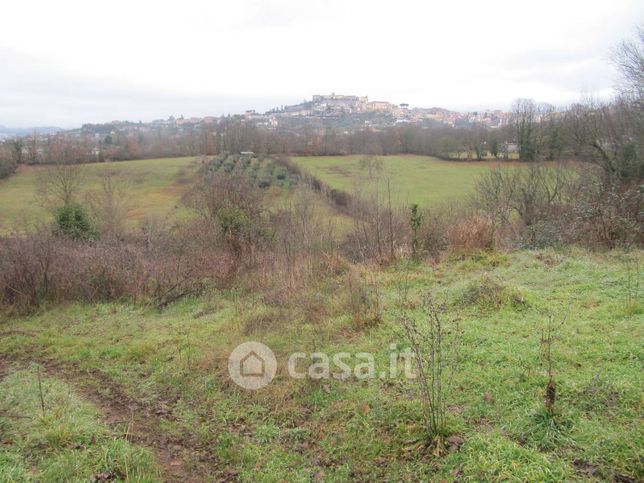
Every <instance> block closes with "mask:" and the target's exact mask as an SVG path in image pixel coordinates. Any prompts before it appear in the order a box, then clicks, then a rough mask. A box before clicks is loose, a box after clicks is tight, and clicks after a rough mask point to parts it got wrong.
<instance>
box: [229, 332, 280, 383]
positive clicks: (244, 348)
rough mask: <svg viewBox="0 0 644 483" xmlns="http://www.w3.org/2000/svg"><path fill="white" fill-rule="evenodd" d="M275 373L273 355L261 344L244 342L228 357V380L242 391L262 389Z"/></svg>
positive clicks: (275, 365)
mask: <svg viewBox="0 0 644 483" xmlns="http://www.w3.org/2000/svg"><path fill="white" fill-rule="evenodd" d="M276 371H277V360H276V359H275V354H273V351H272V350H271V349H270V348H269V347H268V346H266V345H264V344H262V343H261V342H244V343H243V344H240V345H238V346H237V347H235V349H234V350H233V351H232V352H231V353H230V356H229V357H228V373H229V374H230V378H231V379H232V380H233V381H234V382H235V384H237V385H238V386H241V387H243V388H244V389H251V390H254V389H259V388H262V387H264V386H265V385H267V384H268V383H269V382H271V381H272V380H273V377H275V372H276Z"/></svg>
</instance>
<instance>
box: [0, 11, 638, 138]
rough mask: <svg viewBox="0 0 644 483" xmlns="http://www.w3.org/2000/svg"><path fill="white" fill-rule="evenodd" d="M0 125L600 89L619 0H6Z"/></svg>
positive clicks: (0, 43)
mask: <svg viewBox="0 0 644 483" xmlns="http://www.w3.org/2000/svg"><path fill="white" fill-rule="evenodd" d="M0 12H1V14H2V18H3V22H2V24H3V25H2V28H1V29H0V65H1V66H2V72H1V74H0V125H6V126H11V127H27V126H33V125H58V126H62V127H73V126H78V125H80V124H82V123H84V122H104V121H110V120H115V119H120V120H124V119H127V120H133V121H138V120H143V121H147V120H151V119H155V118H161V117H163V118H165V117H168V116H170V115H175V116H176V115H180V114H183V115H185V116H203V115H209V114H211V115H219V114H224V113H236V112H243V111H244V110H245V109H256V110H258V111H264V110H266V109H268V108H270V107H274V106H278V105H281V104H293V103H296V102H299V101H301V100H303V99H305V98H310V96H311V95H312V94H316V93H330V92H336V93H344V94H357V95H369V97H370V99H372V100H387V101H391V102H396V103H400V102H407V103H409V104H411V105H412V106H422V107H432V106H441V107H446V108H450V109H458V110H469V109H481V108H508V107H509V105H510V104H511V102H512V100H513V99H514V98H516V97H532V98H534V99H536V100H538V101H542V102H549V103H552V104H555V105H562V104H566V103H568V102H571V101H574V100H575V99H577V98H579V97H580V95H581V94H582V93H593V94H594V95H597V96H610V95H611V92H612V91H611V88H612V85H613V84H614V81H615V78H616V73H615V70H614V68H613V67H612V66H611V65H610V63H609V50H610V48H611V47H612V46H614V45H615V44H616V43H617V42H619V41H620V40H622V39H624V38H626V37H629V36H631V35H633V33H634V29H635V26H636V25H637V24H641V23H642V22H644V2H642V1H631V0H609V1H601V2H599V1H593V0H585V1H579V0H556V1H551V0H540V1H538V2H522V1H519V0H514V1H495V0H489V1H464V0H445V1H440V2H436V1H430V0H390V1H386V2H381V1H374V0H371V1H357V0H356V1H352V0H320V1H318V0H263V1H262V0H223V1H217V0H182V1H180V2H177V1H165V0H149V1H148V0H110V1H109V2H92V1H88V0H56V1H52V0H7V1H5V2H3V3H2V4H1V5H0Z"/></svg>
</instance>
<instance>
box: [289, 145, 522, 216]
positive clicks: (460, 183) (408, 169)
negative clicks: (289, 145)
mask: <svg viewBox="0 0 644 483" xmlns="http://www.w3.org/2000/svg"><path fill="white" fill-rule="evenodd" d="M364 158H365V156H361V155H354V156H306V157H293V158H292V160H293V161H294V162H295V163H297V164H298V165H299V166H301V167H302V168H303V169H305V170H307V171H309V172H310V173H311V174H313V175H315V176H316V177H318V178H319V179H321V180H322V181H324V182H325V183H327V184H328V185H329V186H331V187H332V188H336V189H341V190H343V191H346V192H348V193H353V192H354V191H355V189H356V186H357V185H359V184H360V183H362V182H364V180H365V178H366V177H367V176H368V171H367V169H365V168H362V167H361V166H360V161H361V160H362V159H364ZM378 159H379V160H380V161H382V168H383V169H382V172H381V173H380V175H381V176H388V177H390V179H391V189H392V198H394V201H395V202H396V203H398V204H403V205H409V204H411V203H418V204H419V205H420V206H431V205H434V204H439V203H445V202H449V201H450V200H455V199H461V198H463V197H464V196H466V195H467V194H468V193H471V192H472V189H473V188H474V185H475V183H476V180H477V178H478V177H479V176H480V175H481V174H482V173H484V172H485V171H487V170H488V169H490V168H491V167H495V166H513V165H516V164H515V163H512V162H503V161H483V162H481V161H458V162H455V161H442V160H440V159H437V158H434V157H431V156H414V155H396V156H379V157H378Z"/></svg>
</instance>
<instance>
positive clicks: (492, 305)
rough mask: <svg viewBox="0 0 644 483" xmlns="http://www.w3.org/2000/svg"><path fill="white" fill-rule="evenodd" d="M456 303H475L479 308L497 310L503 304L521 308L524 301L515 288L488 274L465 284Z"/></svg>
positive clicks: (524, 303) (523, 305)
mask: <svg viewBox="0 0 644 483" xmlns="http://www.w3.org/2000/svg"><path fill="white" fill-rule="evenodd" d="M458 303H460V304H463V305H477V306H478V307H479V308H481V309H495V310H498V309H500V308H501V307H502V306H504V305H510V306H512V307H514V308H523V307H525V305H526V301H525V299H524V297H523V295H522V294H521V293H520V292H519V291H518V290H516V289H511V288H508V287H506V286H505V285H503V284H502V283H501V282H499V281H497V280H494V279H492V278H490V277H488V276H484V277H482V278H481V279H479V280H473V281H471V282H470V283H468V284H467V286H466V287H465V289H464V290H463V292H462V293H461V294H460V296H459V297H458Z"/></svg>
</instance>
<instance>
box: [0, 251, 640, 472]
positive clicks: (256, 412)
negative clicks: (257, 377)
mask: <svg viewBox="0 0 644 483" xmlns="http://www.w3.org/2000/svg"><path fill="white" fill-rule="evenodd" d="M643 261H644V259H643V258H642V253H641V252H633V253H621V252H610V253H600V254H593V253H588V252H585V251H580V250H576V249H573V250H568V251H566V252H555V251H548V250H546V251H520V252H515V253H510V254H503V253H484V254H478V255H473V256H469V257H460V258H450V259H447V260H445V261H443V262H441V263H438V264H436V265H404V266H403V265H401V266H398V267H394V268H390V269H386V270H384V271H381V270H376V271H373V270H370V269H369V268H368V267H359V268H358V270H359V273H361V276H362V277H363V278H364V280H367V281H369V286H371V287H377V289H378V290H377V293H378V297H379V306H380V308H381V311H382V321H381V322H379V323H376V324H374V325H372V326H371V327H365V326H364V325H361V324H359V323H357V322H356V320H355V319H354V318H352V317H351V315H350V314H351V310H350V307H351V289H350V288H347V287H349V286H348V285H347V277H349V276H350V272H351V270H355V269H349V268H348V267H346V266H342V265H341V266H339V267H338V268H337V270H336V276H335V277H333V278H332V279H331V280H328V281H326V282H324V283H323V284H321V285H320V286H316V287H312V288H311V289H310V290H305V291H302V292H301V293H289V294H288V296H284V295H283V294H282V295H280V291H279V288H278V287H275V291H274V292H270V293H257V292H254V293H244V292H240V291H239V290H235V291H226V290H222V291H216V292H214V293H212V294H211V295H209V296H208V297H205V298H195V299H186V300H184V301H182V302H179V303H177V304H174V305H172V306H170V307H169V308H168V309H167V310H166V311H164V312H159V311H157V310H155V309H151V308H146V307H143V306H136V305H129V304H119V303H108V304H95V305H84V304H74V305H70V306H67V307H58V308H52V309H51V310H48V311H45V312H41V313H39V314H35V315H33V316H31V317H27V318H20V319H15V318H14V319H11V318H8V319H6V320H4V321H2V322H1V323H0V353H1V354H2V358H3V360H5V361H6V364H5V365H6V366H7V367H10V363H11V364H16V366H15V367H21V366H24V365H25V364H27V363H28V362H29V361H36V362H39V363H40V364H41V365H42V366H44V367H46V368H48V370H49V371H50V372H53V373H54V374H56V373H60V374H63V375H67V378H68V379H71V381H72V382H73V384H74V385H75V386H76V387H80V388H82V391H83V392H82V393H83V394H91V395H92V397H94V398H98V399H103V400H104V401H111V400H117V399H118V400H124V401H126V404H127V405H128V406H130V407H131V408H133V414H135V418H136V417H140V415H141V414H149V415H153V416H154V418H155V428H156V430H155V431H156V434H155V436H154V438H156V440H158V438H159V437H160V435H163V434H165V437H167V438H168V441H172V443H168V445H167V449H168V451H169V452H170V453H171V454H170V458H171V461H172V464H174V465H175V466H174V468H175V469H176V468H182V469H183V470H184V471H185V475H184V477H186V478H188V477H190V475H191V473H190V472H191V471H194V472H195V473H193V474H192V476H193V477H195V478H196V477H197V476H198V477H200V478H203V477H204V475H209V476H210V477H213V478H214V477H216V478H224V479H242V480H250V479H255V480H263V481H286V480H288V481H310V480H328V481H344V480H347V479H357V480H360V481H373V480H382V479H387V480H390V481H418V480H419V479H422V480H434V481H435V480H456V479H458V480H476V481H508V480H511V481H562V480H571V479H587V478H600V479H606V480H611V479H612V480H614V481H635V480H641V479H642V477H644V467H643V466H642V460H641V449H642V440H643V438H644V432H643V429H642V428H643V427H644V426H643V425H642V424H641V423H642V420H641V417H642V399H641V386H642V382H644V381H643V380H642V357H643V356H644V353H643V351H642V347H641V340H642V336H644V333H643V332H642V327H643V322H644V314H643V311H642V305H641V296H642V293H641V285H640V284H639V277H640V271H639V267H640V266H641V264H642V262H643ZM426 291H430V292H431V293H432V294H433V295H434V297H435V298H436V299H439V300H442V301H444V302H445V303H446V304H447V310H446V312H445V313H444V317H445V319H446V320H451V319H453V318H458V320H459V324H460V327H461V330H462V334H463V335H462V346H461V356H462V357H461V361H460V363H458V364H457V365H456V366H455V369H454V373H453V377H452V378H451V380H452V382H453V391H452V393H451V396H450V399H449V402H448V414H449V417H448V421H449V426H450V428H451V429H452V431H453V433H454V434H455V437H454V438H453V439H451V440H449V444H448V446H449V450H448V452H447V453H445V454H441V455H437V454H436V453H435V451H434V450H433V449H432V448H427V447H425V446H424V443H423V438H422V430H421V427H422V420H421V416H420V414H421V413H420V403H419V401H418V399H417V398H416V396H415V392H414V384H413V381H409V380H406V379H404V378H403V377H402V376H399V377H395V378H379V377H376V378H374V379H367V380H357V379H356V378H354V377H353V376H349V377H346V378H340V379H335V378H333V377H331V378H329V379H322V380H313V379H311V378H309V377H304V378H302V379H293V378H291V377H289V373H288V371H287V369H286V366H287V359H288V358H289V355H290V354H292V353H294V352H303V353H304V354H305V357H308V355H309V354H311V353H313V352H324V353H327V354H329V357H331V356H332V355H333V354H336V353H338V352H339V351H346V352H348V353H349V354H356V353H359V352H363V353H368V354H372V356H373V357H374V360H375V363H376V367H377V368H378V369H380V368H382V367H387V364H388V361H389V360H390V353H391V350H392V346H391V344H398V346H401V345H404V343H403V341H402V339H401V332H400V317H401V316H402V315H403V314H407V315H409V316H412V317H422V313H421V311H420V306H421V303H422V301H423V299H424V298H425V293H426ZM551 315H552V316H553V317H554V320H555V321H556V323H557V327H558V328H557V329H556V337H555V340H554V343H553V346H552V360H553V373H554V378H555V381H556V385H557V402H556V408H557V416H556V418H555V420H554V422H553V421H551V420H549V419H547V418H544V417H543V405H544V402H543V399H544V390H545V386H546V382H547V377H546V371H545V368H544V365H543V360H542V358H541V354H542V344H541V343H540V338H541V336H542V332H541V331H542V329H543V328H544V327H545V324H546V323H547V320H548V317H549V316H551ZM245 341H261V342H263V343H265V344H267V345H268V346H269V347H270V348H271V349H272V350H273V351H274V353H275V355H276V357H277V364H278V367H277V375H276V377H275V379H274V380H273V381H272V382H271V383H270V384H269V385H268V386H266V387H264V388H262V389H260V390H257V391H248V390H245V389H242V388H240V387H238V386H237V385H236V384H234V383H233V382H232V381H231V379H230V378H229V375H228V366H227V358H228V355H229V354H230V351H231V350H232V349H233V348H234V347H235V346H237V345H238V344H239V343H241V342H245ZM306 360H307V361H308V360H309V359H306ZM348 363H349V364H350V365H351V366H354V365H355V364H356V359H355V358H353V357H351V358H349V359H348ZM61 377H62V376H61ZM19 381H20V380H19V378H16V377H14V378H12V379H6V380H5V382H4V383H3V384H4V386H3V387H4V388H5V389H7V390H13V389H11V388H10V387H9V386H10V385H11V384H19ZM8 385H9V386H8ZM50 397H51V396H49V395H46V396H45V404H47V405H48V404H50V402H49V398H50ZM16 414H17V413H16ZM17 415H18V416H20V415H19V414H17ZM136 421H137V420H136V419H135V424H134V430H135V431H137V430H139V431H146V427H145V426H143V427H142V426H140V424H139V423H136ZM6 424H7V422H6V419H3V414H1V413H0V428H4V427H6ZM137 424H139V425H138V426H137ZM147 430H148V431H151V429H150V428H149V427H147ZM154 438H152V439H154ZM141 441H142V442H143V443H145V441H146V439H145V438H141ZM147 441H148V442H149V441H150V439H147ZM152 449H154V448H152ZM23 451H25V449H24V448H22V447H20V446H19V445H18V443H17V442H15V441H13V440H9V441H8V442H7V441H5V444H3V445H2V449H0V452H1V453H2V454H5V455H6V454H9V455H14V456H15V455H16V454H18V455H20V454H22V452H23ZM14 456H12V457H14ZM20 457H21V458H22V456H20ZM1 458H2V456H0V459H1ZM43 464H44V463H43ZM169 468H172V467H169ZM166 470H168V467H166ZM168 471H169V470H168ZM204 472H205V473H204ZM195 475H197V476H195ZM166 476H167V474H166Z"/></svg>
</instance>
